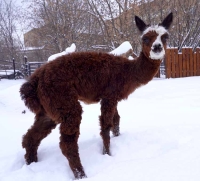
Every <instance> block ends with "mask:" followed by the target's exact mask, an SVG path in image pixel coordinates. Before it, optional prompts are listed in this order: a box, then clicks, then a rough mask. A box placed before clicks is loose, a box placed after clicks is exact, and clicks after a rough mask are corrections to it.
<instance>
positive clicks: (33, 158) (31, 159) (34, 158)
mask: <svg viewBox="0 0 200 181" xmlns="http://www.w3.org/2000/svg"><path fill="white" fill-rule="evenodd" d="M25 160H26V164H27V165H30V164H31V163H32V162H37V161H38V159H37V156H34V155H29V156H26V155H25Z"/></svg>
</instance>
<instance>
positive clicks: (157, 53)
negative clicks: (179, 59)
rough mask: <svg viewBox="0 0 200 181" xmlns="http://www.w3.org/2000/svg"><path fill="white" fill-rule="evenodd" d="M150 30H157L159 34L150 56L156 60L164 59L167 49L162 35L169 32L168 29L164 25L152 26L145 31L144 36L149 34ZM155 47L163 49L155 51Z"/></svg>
mask: <svg viewBox="0 0 200 181" xmlns="http://www.w3.org/2000/svg"><path fill="white" fill-rule="evenodd" d="M148 32H156V33H157V34H158V35H157V38H156V39H155V41H154V42H153V43H152V46H151V51H150V58H151V59H154V60H161V59H163V58H164V56H165V49H164V46H163V42H162V40H161V36H162V35H164V34H166V33H168V31H167V30H166V29H165V28H164V27H162V26H158V25H155V26H150V27H148V28H147V29H146V30H145V31H144V32H143V35H142V37H143V36H144V35H145V34H147V33H148ZM155 47H157V49H160V50H161V51H155Z"/></svg>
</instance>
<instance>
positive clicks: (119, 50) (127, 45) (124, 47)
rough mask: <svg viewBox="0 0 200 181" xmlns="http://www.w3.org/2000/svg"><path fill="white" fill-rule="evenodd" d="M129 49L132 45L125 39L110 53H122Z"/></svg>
mask: <svg viewBox="0 0 200 181" xmlns="http://www.w3.org/2000/svg"><path fill="white" fill-rule="evenodd" d="M130 49H133V48H132V45H131V44H130V42H129V41H125V42H123V43H122V44H121V45H120V46H118V47H117V48H116V49H114V50H112V51H111V52H110V53H111V54H113V55H122V54H123V53H126V52H127V51H128V50H130Z"/></svg>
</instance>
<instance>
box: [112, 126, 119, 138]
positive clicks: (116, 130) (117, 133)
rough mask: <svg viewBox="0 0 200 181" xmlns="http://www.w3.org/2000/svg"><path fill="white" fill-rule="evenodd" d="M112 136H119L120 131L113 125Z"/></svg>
mask: <svg viewBox="0 0 200 181" xmlns="http://www.w3.org/2000/svg"><path fill="white" fill-rule="evenodd" d="M112 133H113V136H119V135H120V132H119V127H115V128H113V130H112Z"/></svg>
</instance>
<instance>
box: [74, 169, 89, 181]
mask: <svg viewBox="0 0 200 181" xmlns="http://www.w3.org/2000/svg"><path fill="white" fill-rule="evenodd" d="M74 176H75V179H76V180H79V179H82V178H87V176H86V174H85V172H84V171H83V170H81V171H78V170H77V171H75V173H74Z"/></svg>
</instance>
